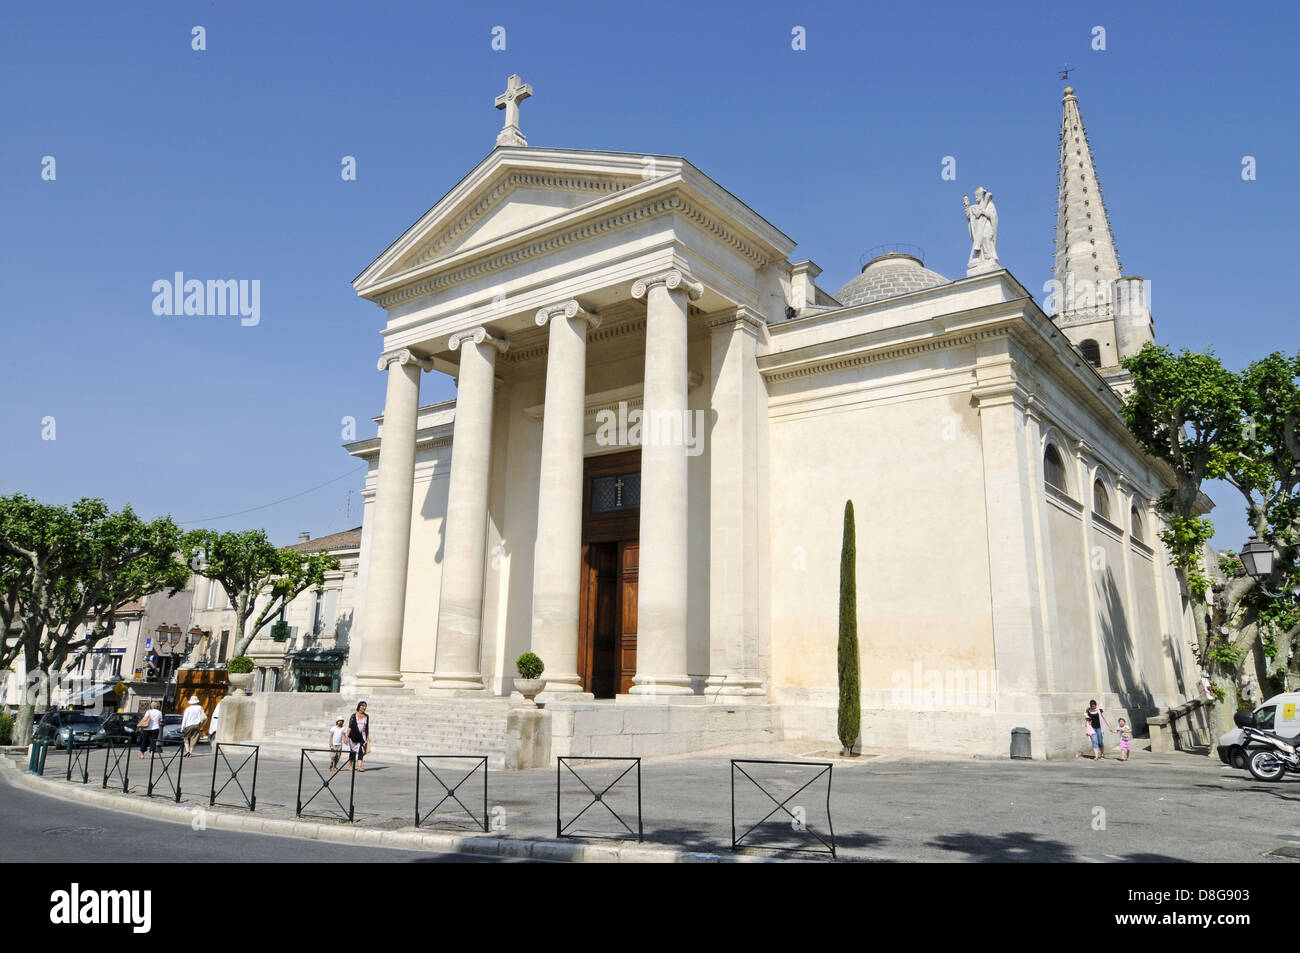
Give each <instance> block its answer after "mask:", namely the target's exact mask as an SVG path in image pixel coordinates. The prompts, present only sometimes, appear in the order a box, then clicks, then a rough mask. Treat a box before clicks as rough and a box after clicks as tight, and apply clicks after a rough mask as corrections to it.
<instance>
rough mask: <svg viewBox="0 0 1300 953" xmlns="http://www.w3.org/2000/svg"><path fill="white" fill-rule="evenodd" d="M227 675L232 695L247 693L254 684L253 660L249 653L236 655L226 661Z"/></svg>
mask: <svg viewBox="0 0 1300 953" xmlns="http://www.w3.org/2000/svg"><path fill="white" fill-rule="evenodd" d="M226 675H227V676H228V677H229V679H230V687H231V689H233V691H232V692H231V694H232V695H247V694H248V686H249V685H252V684H253V660H252V659H251V658H249V657H248V656H247V655H236V656H235V657H234V658H232V659H231V660H230V661H229V662H227V663H226Z"/></svg>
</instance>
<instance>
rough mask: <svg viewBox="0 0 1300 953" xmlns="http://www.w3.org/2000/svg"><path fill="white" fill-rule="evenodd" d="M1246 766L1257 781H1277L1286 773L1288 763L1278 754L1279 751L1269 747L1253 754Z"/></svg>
mask: <svg viewBox="0 0 1300 953" xmlns="http://www.w3.org/2000/svg"><path fill="white" fill-rule="evenodd" d="M1246 767H1248V768H1249V769H1250V773H1251V774H1252V775H1254V776H1255V780H1257V781H1277V780H1278V779H1279V778H1281V777H1282V775H1283V774H1285V773H1286V765H1285V764H1283V762H1282V759H1281V758H1279V757H1278V756H1277V752H1275V751H1273V750H1271V749H1268V748H1265V749H1263V750H1260V751H1256V752H1255V753H1254V754H1252V755H1251V756H1250V761H1248V762H1247V764H1246Z"/></svg>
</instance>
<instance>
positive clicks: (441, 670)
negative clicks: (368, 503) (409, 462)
mask: <svg viewBox="0 0 1300 953" xmlns="http://www.w3.org/2000/svg"><path fill="white" fill-rule="evenodd" d="M447 346H448V347H449V348H451V349H452V350H453V351H455V350H459V351H460V371H459V373H458V375H457V383H456V420H455V423H454V424H453V426H452V437H451V478H450V481H449V485H448V487H447V519H446V522H445V524H444V530H443V532H444V541H443V550H442V595H441V596H440V597H439V599H438V645H437V649H436V652H435V654H434V666H433V667H434V675H433V682H432V683H431V687H432V688H435V689H447V690H453V689H459V690H479V689H482V688H483V676H482V673H481V672H480V671H479V658H480V651H479V644H480V638H481V636H482V631H483V565H484V559H485V556H486V553H487V521H488V484H489V483H490V482H491V476H492V473H491V470H492V394H493V390H494V388H495V385H496V373H495V370H496V357H497V354H499V353H501V352H503V351H505V349H506V347H507V346H508V345H507V342H506V341H505V340H504V339H502V338H498V337H494V336H493V335H492V334H491V333H490V332H489V331H488V330H487V328H482V327H479V328H474V329H472V330H469V331H460V332H458V333H456V334H453V335H452V337H451V340H450V341H449V342H448V344H447Z"/></svg>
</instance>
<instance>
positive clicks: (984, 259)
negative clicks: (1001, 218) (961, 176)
mask: <svg viewBox="0 0 1300 953" xmlns="http://www.w3.org/2000/svg"><path fill="white" fill-rule="evenodd" d="M961 201H962V205H963V206H964V207H965V209H966V225H967V228H968V229H969V231H970V242H971V245H970V260H969V261H968V262H966V274H967V276H970V275H979V274H984V273H985V272H989V271H997V270H999V269H1000V268H1001V267H1002V263H1001V262H999V261H998V251H997V241H998V209H997V206H996V205H994V204H993V193H992V192H990V191H988V190H987V189H985V188H983V187H982V186H981V187H980V188H977V189H976V190H975V204H974V205H972V204H971V201H970V197H969V196H962V200H961Z"/></svg>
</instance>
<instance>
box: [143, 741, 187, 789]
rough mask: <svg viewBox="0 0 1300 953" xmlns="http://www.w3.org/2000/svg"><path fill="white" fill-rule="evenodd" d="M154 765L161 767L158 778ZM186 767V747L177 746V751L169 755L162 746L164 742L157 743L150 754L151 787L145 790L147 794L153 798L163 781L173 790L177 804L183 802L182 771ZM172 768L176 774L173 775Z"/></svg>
mask: <svg viewBox="0 0 1300 953" xmlns="http://www.w3.org/2000/svg"><path fill="white" fill-rule="evenodd" d="M154 765H159V766H160V767H161V768H162V770H161V771H159V773H158V777H156V778H155V777H154V774H153V769H154ZM184 767H185V746H184V745H177V746H176V750H175V751H174V752H173V753H172V754H171V755H168V754H167V752H166V750H165V749H164V748H163V746H162V742H160V741H155V742H154V745H153V749H152V750H151V751H150V752H149V786H148V787H147V788H145V794H147V795H148V796H149V797H153V791H154V788H156V787H160V786H161V785H162V782H163V781H166V782H167V786H168V787H170V788H171V791H172V795H173V799H174V800H175V801H176V803H177V804H179V803H180V801H181V770H182V769H183V768H184ZM172 768H175V769H176V773H175V774H174V775H173V774H172Z"/></svg>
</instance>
